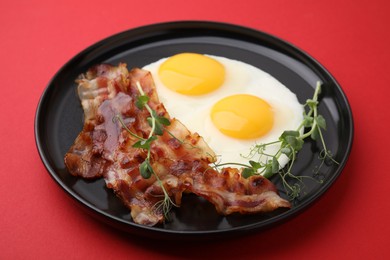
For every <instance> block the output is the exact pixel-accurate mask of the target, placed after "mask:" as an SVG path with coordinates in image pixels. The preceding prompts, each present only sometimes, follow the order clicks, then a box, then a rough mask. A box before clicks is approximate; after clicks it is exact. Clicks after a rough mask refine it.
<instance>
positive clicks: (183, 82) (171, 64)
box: [158, 53, 225, 95]
mask: <svg viewBox="0 0 390 260" xmlns="http://www.w3.org/2000/svg"><path fill="white" fill-rule="evenodd" d="M158 74H159V77H160V79H161V81H162V83H163V84H164V85H165V86H166V87H168V88H169V89H171V90H173V91H175V92H178V93H180V94H184V95H202V94H206V93H209V92H212V91H214V90H216V89H217V88H219V87H220V86H221V85H222V84H223V82H224V80H225V68H224V66H223V65H222V64H221V63H219V62H218V61H216V60H215V59H213V58H210V57H207V56H204V55H201V54H196V53H181V54H177V55H174V56H172V57H170V58H168V59H167V60H166V61H165V62H164V63H163V64H161V66H160V68H159V71H158Z"/></svg>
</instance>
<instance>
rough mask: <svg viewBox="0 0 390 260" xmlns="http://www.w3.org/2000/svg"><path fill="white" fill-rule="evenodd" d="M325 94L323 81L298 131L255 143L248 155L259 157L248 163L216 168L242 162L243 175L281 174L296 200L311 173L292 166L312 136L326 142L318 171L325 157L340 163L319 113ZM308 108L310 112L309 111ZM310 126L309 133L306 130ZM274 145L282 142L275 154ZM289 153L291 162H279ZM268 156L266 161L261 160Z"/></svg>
mask: <svg viewBox="0 0 390 260" xmlns="http://www.w3.org/2000/svg"><path fill="white" fill-rule="evenodd" d="M320 93H321V83H320V82H317V85H316V89H315V91H314V95H313V97H312V98H311V99H308V100H307V101H306V103H305V104H304V114H303V121H302V123H301V124H300V125H299V127H298V128H297V129H296V130H287V131H284V132H283V133H282V135H281V136H280V137H279V139H278V140H276V141H273V142H270V143H264V144H255V145H254V146H253V147H252V148H251V150H250V153H249V155H248V156H244V157H246V158H248V159H252V158H254V157H255V156H256V157H257V158H258V160H249V161H248V165H245V164H237V163H224V164H219V165H218V164H216V165H215V166H216V167H221V166H224V165H239V166H242V167H243V170H242V176H243V177H244V178H248V177H250V176H252V175H262V176H264V177H265V178H271V177H272V176H274V175H276V174H278V175H279V176H280V178H281V180H282V183H283V186H284V189H285V192H286V194H287V195H288V196H289V197H290V198H291V200H294V199H295V198H297V197H299V196H300V193H301V185H299V183H302V178H303V177H309V176H296V175H294V174H293V173H292V167H293V165H294V162H295V161H296V159H297V154H298V152H299V151H300V150H301V149H302V147H303V144H304V140H305V139H307V138H311V139H313V140H318V139H320V142H321V145H322V151H321V152H320V158H319V159H320V160H321V164H320V166H319V167H318V168H317V170H316V171H317V173H318V172H319V170H320V168H321V167H322V165H323V163H324V162H325V160H330V161H331V162H333V163H336V164H337V163H338V162H337V161H336V160H334V159H333V155H332V153H331V151H330V150H329V149H328V148H327V146H326V144H325V140H324V137H323V131H324V130H326V121H325V118H324V117H323V116H322V115H320V114H319V113H318V104H319V101H318V96H319V94H320ZM307 110H308V111H307ZM304 129H307V130H306V132H304V131H303V130H304ZM272 145H280V148H279V149H278V151H277V152H276V153H275V154H268V153H266V148H267V147H269V146H272ZM282 155H285V156H287V158H288V159H289V163H288V164H287V165H286V166H285V167H283V168H282V167H281V166H280V164H279V158H280V157H281V156H282ZM262 158H266V160H265V162H263V161H261V160H260V159H262ZM289 179H295V180H297V181H298V182H296V183H294V184H290V182H289Z"/></svg>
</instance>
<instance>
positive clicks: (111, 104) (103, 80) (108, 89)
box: [64, 64, 291, 226]
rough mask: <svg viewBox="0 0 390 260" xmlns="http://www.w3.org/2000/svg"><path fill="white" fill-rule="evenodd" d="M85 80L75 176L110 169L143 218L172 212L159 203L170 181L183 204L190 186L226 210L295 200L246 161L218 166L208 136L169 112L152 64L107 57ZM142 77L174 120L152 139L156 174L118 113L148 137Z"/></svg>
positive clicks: (151, 221) (120, 192)
mask: <svg viewBox="0 0 390 260" xmlns="http://www.w3.org/2000/svg"><path fill="white" fill-rule="evenodd" d="M77 82H78V84H79V85H78V93H79V97H80V100H81V104H82V106H83V109H84V113H85V117H84V127H83V129H82V131H81V133H80V134H79V135H78V137H77V138H76V140H75V142H74V144H73V145H72V146H71V147H70V149H69V151H68V152H67V154H66V155H65V158H64V161H65V165H66V166H67V168H68V170H69V172H70V174H72V175H74V176H80V177H82V178H99V177H103V178H104V180H105V182H106V185H107V187H108V188H110V189H112V190H113V191H114V192H115V194H116V195H117V196H118V197H119V198H120V199H121V200H122V201H123V203H124V204H125V205H126V206H127V207H128V208H129V209H130V210H131V216H132V219H133V221H134V222H135V223H138V224H143V225H148V226H153V225H156V224H158V223H161V222H163V221H164V220H165V216H164V212H163V210H162V208H161V207H158V205H159V204H160V203H161V202H162V200H163V199H164V195H165V194H164V190H163V188H164V189H165V191H166V192H167V194H168V195H169V198H170V200H171V201H172V202H173V203H174V204H175V205H177V206H180V204H181V200H182V196H183V194H184V193H189V192H190V193H194V194H196V195H198V196H201V197H203V198H205V199H207V200H208V201H210V202H211V203H212V204H214V206H215V208H216V210H217V212H218V213H220V214H223V215H228V214H232V213H235V212H239V213H242V214H246V213H259V212H269V211H273V210H275V209H277V208H279V207H284V208H289V207H290V206H291V205H290V203H289V202H288V201H286V200H284V199H282V198H281V197H280V196H279V195H278V192H277V190H276V188H275V186H274V185H273V184H272V183H271V182H270V181H269V180H267V179H265V178H264V177H262V176H252V177H250V178H247V179H245V178H243V177H242V176H241V170H240V169H235V168H224V169H222V170H221V172H218V171H217V170H215V169H214V168H212V167H211V166H210V164H211V163H213V162H215V158H216V156H215V154H214V152H213V151H212V150H211V149H210V147H209V146H208V145H207V144H206V143H205V141H204V140H203V138H202V137H201V136H199V135H198V134H197V133H191V132H190V131H189V130H188V129H187V128H186V127H185V126H184V125H183V124H181V123H180V122H179V121H178V120H177V119H174V118H171V117H170V116H169V114H168V112H167V111H166V109H165V107H164V105H163V104H162V103H160V102H159V100H158V95H157V92H156V89H155V86H154V82H153V79H152V77H151V74H150V73H149V72H148V71H145V70H142V69H137V68H135V69H132V70H131V71H128V70H127V69H126V65H125V64H120V65H119V66H117V67H114V66H111V65H106V64H103V65H98V66H95V67H93V68H91V69H90V70H88V71H87V73H86V74H84V75H82V76H80V78H79V79H78V80H77ZM137 82H139V83H140V85H141V86H142V89H143V91H144V92H145V94H146V95H147V96H148V97H149V101H148V105H149V106H150V107H151V108H152V109H153V110H155V111H156V113H157V114H158V115H159V116H163V117H165V118H167V119H168V120H169V121H170V125H169V126H167V127H166V128H165V131H164V132H163V135H161V136H158V138H157V139H156V140H155V141H153V142H152V144H151V148H150V163H151V166H152V168H153V170H154V173H155V175H152V176H151V177H150V178H149V179H144V178H143V177H142V176H141V174H140V170H139V166H140V165H141V164H142V162H144V160H145V159H146V157H147V152H146V151H145V150H143V149H139V148H134V147H133V145H134V144H135V143H136V142H137V141H138V140H139V139H138V138H137V137H135V136H134V135H133V134H130V133H129V132H128V131H127V130H126V129H124V127H123V126H122V124H121V122H120V121H119V120H118V118H117V116H120V118H121V120H122V121H123V123H124V124H125V125H126V127H127V128H128V130H130V132H131V133H134V134H136V135H138V136H141V137H142V138H147V137H148V135H149V134H150V131H151V127H150V126H149V124H148V123H147V118H148V117H149V116H150V114H149V112H148V111H147V110H146V109H141V110H140V109H139V108H138V107H137V106H136V105H135V102H136V100H137V98H138V96H139V95H140V94H139V90H138V89H137V86H136V83H137Z"/></svg>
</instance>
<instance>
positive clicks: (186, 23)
mask: <svg viewBox="0 0 390 260" xmlns="http://www.w3.org/2000/svg"><path fill="white" fill-rule="evenodd" d="M164 27H165V28H174V27H180V29H183V28H184V27H202V28H204V29H207V27H213V29H215V30H216V29H223V30H226V31H229V30H234V31H236V32H237V33H239V31H245V32H246V33H250V34H254V35H255V36H257V37H259V36H260V35H261V37H265V38H268V39H269V40H271V41H273V42H277V43H278V44H279V45H283V46H284V47H287V48H288V49H292V50H293V51H294V54H298V55H300V56H301V58H302V57H303V58H304V59H305V60H308V61H310V62H311V63H312V64H311V65H313V66H316V67H318V68H319V69H320V70H321V73H322V74H326V75H327V77H329V78H330V79H331V80H332V82H333V83H334V86H335V87H336V88H337V90H338V92H339V94H340V96H341V98H342V101H343V104H344V105H345V106H346V108H347V111H343V112H344V113H347V118H348V122H349V125H350V128H349V131H348V133H349V134H348V141H347V148H346V151H347V152H346V154H345V155H344V156H343V160H342V161H341V162H340V163H339V166H338V167H337V170H336V171H335V172H334V173H333V174H332V175H331V176H330V177H329V180H328V181H327V182H326V183H324V185H321V186H320V188H319V189H318V191H316V192H315V194H314V195H313V196H312V197H311V198H310V199H309V200H306V201H304V202H303V203H302V204H300V205H299V207H296V208H292V209H290V210H289V211H286V212H283V213H281V214H279V215H277V216H274V217H272V218H270V219H266V220H263V221H261V223H258V222H256V223H252V224H249V225H248V224H247V225H243V226H238V227H232V228H229V229H222V230H221V229H220V230H183V231H179V230H170V229H163V228H158V227H148V226H144V225H139V224H136V223H134V222H130V223H129V222H127V221H125V220H123V219H121V218H119V217H117V216H114V215H112V214H109V213H107V212H104V211H103V210H101V209H99V208H98V207H96V206H93V205H91V204H90V203H88V202H87V201H86V200H85V199H84V198H82V197H80V196H79V195H78V194H76V193H75V192H74V191H72V190H71V189H70V188H69V187H67V186H66V185H65V184H64V183H63V182H62V180H61V179H60V177H59V176H58V173H56V171H55V169H53V168H52V166H51V164H50V162H49V159H48V158H46V154H45V151H44V148H43V145H42V142H43V140H41V137H40V134H39V133H40V132H41V131H42V130H41V129H40V126H39V125H40V121H41V118H42V117H44V116H43V114H42V113H43V112H42V110H43V107H44V102H45V100H46V97H47V95H49V92H50V89H51V86H52V85H53V83H54V82H55V80H56V79H57V78H58V76H59V75H60V74H61V73H62V72H63V71H64V70H66V68H67V67H68V66H70V65H71V64H72V63H74V62H77V60H80V58H82V57H83V56H85V55H87V54H88V53H90V52H91V51H93V50H94V49H96V48H98V47H101V46H104V45H105V44H108V43H109V42H110V41H113V40H116V41H120V39H121V38H123V37H126V36H127V35H128V34H131V33H136V34H137V33H141V34H142V32H143V31H148V32H150V31H152V32H153V31H155V30H157V29H162V28H164ZM295 52H296V53H295ZM306 65H307V64H306ZM339 113H341V111H339ZM34 136H35V143H36V147H37V150H38V153H39V156H40V158H41V160H42V162H43V164H44V166H45V168H46V170H47V172H48V173H49V174H50V176H51V177H52V178H53V179H54V180H55V182H56V183H57V185H59V186H60V187H61V188H62V189H63V190H64V191H65V192H66V193H67V194H68V195H69V196H70V197H71V198H73V201H75V202H78V203H76V204H77V205H79V206H83V207H82V208H83V209H87V212H89V213H93V215H96V214H94V213H98V214H99V215H100V218H103V219H105V218H108V219H109V220H113V221H114V222H117V223H107V221H104V222H105V223H106V224H110V225H111V226H115V227H117V226H118V225H119V226H121V228H123V227H129V226H131V227H129V228H130V229H131V232H133V233H137V234H140V235H147V236H152V237H155V236H156V234H159V235H163V236H164V235H170V236H176V235H180V237H181V238H182V237H183V236H187V237H199V236H202V237H203V235H209V236H210V235H213V236H215V235H221V234H222V235H226V233H231V232H235V233H237V232H239V231H244V232H248V231H255V230H259V229H264V228H267V227H270V226H273V225H274V224H280V223H282V222H285V221H287V220H288V219H290V218H293V217H295V216H296V215H298V214H299V213H301V212H303V211H305V210H306V209H307V208H308V207H309V206H310V205H312V204H313V203H315V202H316V201H318V198H320V197H321V196H323V195H324V194H325V193H326V191H327V190H328V189H329V188H330V186H332V185H333V184H334V182H335V181H336V180H337V179H338V177H339V176H340V174H341V172H342V171H343V169H344V167H345V165H346V163H347V161H348V158H349V155H350V153H351V150H352V144H353V139H354V121H353V113H352V108H351V105H350V103H349V101H348V98H347V96H346V94H345V92H344V91H343V89H342V88H341V86H340V84H339V83H338V82H337V80H336V79H335V78H334V77H333V76H332V75H331V73H330V72H329V71H328V70H327V69H326V68H325V67H324V66H323V65H322V64H320V63H319V61H317V60H316V59H314V58H313V57H312V56H311V55H309V54H308V53H307V52H305V51H303V50H302V49H300V48H299V47H297V46H295V45H294V44H291V43H290V42H288V41H286V40H284V39H281V38H279V37H277V36H274V35H272V34H269V33H267V32H264V31H260V30H257V29H254V28H250V27H245V26H242V25H237V24H231V23H224V22H214V21H196V20H183V21H171V22H162V23H155V24H148V25H144V26H139V27H134V28H130V29H128V30H125V31H122V32H119V33H116V34H113V35H111V36H108V37H105V38H103V39H101V40H99V41H97V42H95V43H93V44H91V45H90V46H88V47H86V48H84V49H83V50H81V51H80V52H78V53H77V54H76V55H74V56H73V57H72V58H70V59H69V60H68V61H67V62H66V63H64V64H63V65H62V66H61V67H60V69H59V70H58V71H57V72H56V73H55V74H54V75H53V76H52V78H51V79H50V81H49V82H48V83H47V85H46V87H45V89H44V91H43V93H42V94H41V97H40V99H39V101H38V104H37V107H36V113H35V118H34ZM80 203H81V205H80ZM95 217H98V218H99V216H95ZM109 222H110V221H109ZM267 222H270V223H267ZM143 232H146V233H149V234H143Z"/></svg>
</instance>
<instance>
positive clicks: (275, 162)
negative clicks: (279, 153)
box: [271, 157, 279, 173]
mask: <svg viewBox="0 0 390 260" xmlns="http://www.w3.org/2000/svg"><path fill="white" fill-rule="evenodd" d="M271 169H272V173H277V172H279V162H278V159H276V157H273V158H272V167H271Z"/></svg>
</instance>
